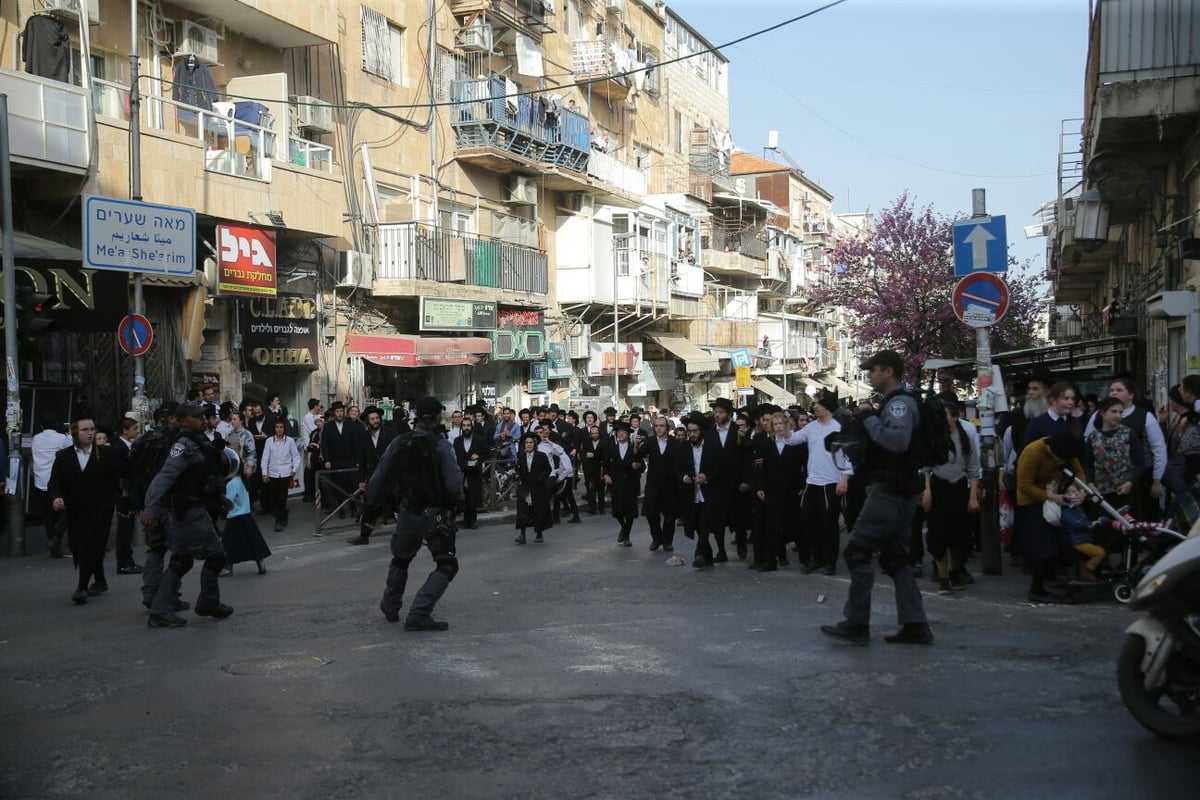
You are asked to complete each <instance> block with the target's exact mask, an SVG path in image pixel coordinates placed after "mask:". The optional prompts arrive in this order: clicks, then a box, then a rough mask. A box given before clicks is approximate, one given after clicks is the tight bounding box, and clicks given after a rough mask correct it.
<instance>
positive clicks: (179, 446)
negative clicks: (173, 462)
mask: <svg viewBox="0 0 1200 800" xmlns="http://www.w3.org/2000/svg"><path fill="white" fill-rule="evenodd" d="M183 451H184V447H183V442H176V443H175V444H173V445H171V458H179V457H180V456H181V455H183Z"/></svg>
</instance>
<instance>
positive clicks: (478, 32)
mask: <svg viewBox="0 0 1200 800" xmlns="http://www.w3.org/2000/svg"><path fill="white" fill-rule="evenodd" d="M456 39H457V41H456V45H457V47H458V49H459V50H462V51H464V52H468V53H490V52H491V51H492V39H493V37H492V26H491V25H490V24H488V23H486V22H475V23H473V24H471V25H468V26H467V27H465V28H463V29H462V30H460V31H459V32H458V36H457V37H456Z"/></svg>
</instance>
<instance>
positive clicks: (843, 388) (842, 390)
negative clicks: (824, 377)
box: [829, 378, 859, 400]
mask: <svg viewBox="0 0 1200 800" xmlns="http://www.w3.org/2000/svg"><path fill="white" fill-rule="evenodd" d="M829 382H830V383H831V384H832V385H833V388H835V389H837V393H838V397H839V398H841V399H843V400H849V399H850V398H852V397H855V396H857V395H858V394H859V391H858V390H857V389H855V388H854V387H853V386H851V385H850V384H848V383H846V382H845V381H844V380H842V379H841V378H829Z"/></svg>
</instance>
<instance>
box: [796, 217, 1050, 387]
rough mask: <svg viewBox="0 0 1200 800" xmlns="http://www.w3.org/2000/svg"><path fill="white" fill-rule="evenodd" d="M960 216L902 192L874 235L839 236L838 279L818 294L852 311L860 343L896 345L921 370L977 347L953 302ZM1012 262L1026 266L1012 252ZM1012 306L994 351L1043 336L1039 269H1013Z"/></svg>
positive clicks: (995, 332) (996, 331) (870, 348)
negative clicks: (957, 219)
mask: <svg viewBox="0 0 1200 800" xmlns="http://www.w3.org/2000/svg"><path fill="white" fill-rule="evenodd" d="M952 226H953V221H952V220H951V219H949V218H947V217H944V216H941V215H938V214H935V213H934V211H933V208H932V207H931V206H926V207H925V208H917V207H916V206H915V205H914V204H913V202H912V200H911V199H910V198H909V196H908V195H907V194H903V195H901V196H900V197H899V198H897V200H896V202H895V203H894V204H893V205H892V206H891V207H890V208H888V209H885V210H884V211H882V212H880V213H879V214H878V215H877V216H876V219H875V227H874V230H873V231H872V232H871V233H870V234H869V235H868V236H866V237H863V238H859V239H844V240H841V241H838V242H837V243H836V244H835V245H834V248H833V252H832V253H831V261H832V263H834V264H836V265H838V266H837V268H836V270H837V271H836V272H835V274H834V276H833V279H832V281H831V283H830V284H829V285H828V286H825V287H820V288H818V289H816V290H814V292H813V297H814V299H816V300H818V301H820V302H823V303H826V304H829V305H834V306H840V307H842V308H844V309H846V310H847V311H848V312H849V313H850V317H851V318H850V321H849V328H850V332H851V334H852V335H853V336H854V338H855V340H856V341H857V342H858V344H859V347H860V350H861V351H862V352H863V353H864V354H869V353H870V352H874V351H875V350H879V349H882V348H892V349H894V350H896V351H897V352H898V353H900V355H901V356H902V357H903V358H904V360H905V362H906V363H907V364H908V365H909V370H910V375H915V374H916V373H917V372H918V371H919V370H920V368H921V365H922V364H924V363H925V361H927V360H928V359H930V358H970V357H973V356H974V355H975V331H974V329H972V328H968V327H967V326H966V325H964V324H963V323H961V322H959V321H958V318H957V317H955V316H954V309H953V308H952V306H951V296H952V295H953V293H954V284H955V283H956V282H957V281H958V279H957V278H955V277H954V252H953V244H954V240H953V234H952V231H951V229H952ZM1009 263H1010V267H1015V266H1018V265H1017V262H1016V260H1015V259H1011V258H1010V261H1009ZM1005 282H1006V283H1007V284H1008V292H1009V306H1008V312H1007V313H1006V314H1005V316H1004V318H1003V319H1002V320H1001V321H1000V322H998V323H997V324H995V325H993V326H992V329H991V334H992V351H993V352H1004V351H1006V350H1016V349H1020V348H1023V347H1034V346H1036V345H1037V344H1039V343H1040V338H1039V335H1038V330H1037V328H1038V318H1039V313H1040V307H1039V305H1038V297H1039V295H1040V294H1041V292H1040V290H1039V287H1038V284H1039V281H1038V279H1037V278H1036V277H1034V276H1032V275H1024V276H1022V275H1020V274H1019V273H1016V272H1013V271H1011V270H1010V271H1009V273H1008V274H1007V275H1006V276H1005Z"/></svg>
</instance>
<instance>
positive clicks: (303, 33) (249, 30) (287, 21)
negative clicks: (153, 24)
mask: <svg viewBox="0 0 1200 800" xmlns="http://www.w3.org/2000/svg"><path fill="white" fill-rule="evenodd" d="M171 5H173V6H178V7H180V8H186V9H188V10H189V11H191V12H192V13H194V14H195V15H197V16H198V17H207V18H208V19H210V20H220V21H222V22H223V23H224V25H225V26H226V28H227V30H228V32H229V33H233V32H237V33H239V34H241V35H243V36H246V37H248V38H250V39H254V40H255V41H258V42H263V43H264V44H268V45H271V46H272V47H274V48H276V49H280V50H285V49H289V48H292V47H313V46H320V45H326V44H330V43H331V42H336V41H337V40H338V12H337V7H336V5H335V4H332V3H297V2H295V0H171ZM172 16H175V15H174V14H172Z"/></svg>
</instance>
